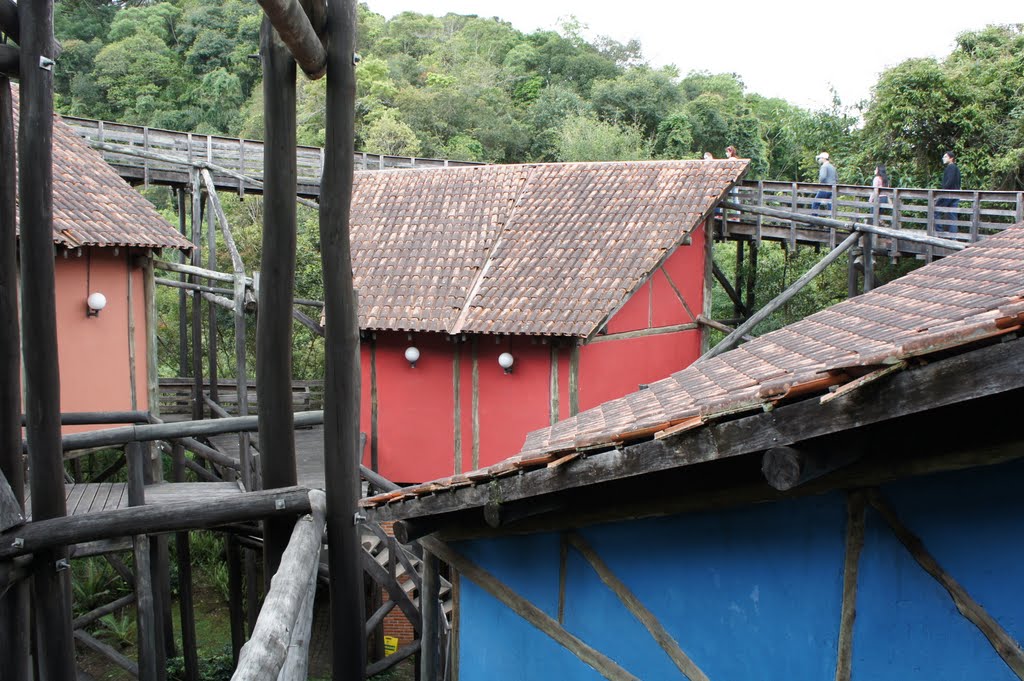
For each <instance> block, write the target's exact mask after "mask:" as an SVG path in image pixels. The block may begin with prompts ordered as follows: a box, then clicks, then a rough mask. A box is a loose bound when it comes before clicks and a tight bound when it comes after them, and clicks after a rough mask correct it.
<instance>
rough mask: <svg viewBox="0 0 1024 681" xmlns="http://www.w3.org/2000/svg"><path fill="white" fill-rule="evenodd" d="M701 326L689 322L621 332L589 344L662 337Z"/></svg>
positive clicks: (595, 337) (600, 337) (599, 338)
mask: <svg viewBox="0 0 1024 681" xmlns="http://www.w3.org/2000/svg"><path fill="white" fill-rule="evenodd" d="M699 328H700V324H698V323H697V322H687V323H686V324H673V325H671V326H659V327H655V328H653V329H637V330H636V331H620V332H618V333H606V334H602V335H600V336H594V337H593V338H591V339H590V341H589V342H588V343H587V344H588V345H592V344H594V343H604V342H607V341H614V340H625V339H628V338H645V337H647V336H662V335H665V334H666V333H679V332H680V331H692V330H693V329H699Z"/></svg>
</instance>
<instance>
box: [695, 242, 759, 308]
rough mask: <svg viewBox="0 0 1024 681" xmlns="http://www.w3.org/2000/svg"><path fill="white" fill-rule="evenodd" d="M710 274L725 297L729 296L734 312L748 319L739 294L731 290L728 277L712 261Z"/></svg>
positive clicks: (733, 289)
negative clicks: (713, 276)
mask: <svg viewBox="0 0 1024 681" xmlns="http://www.w3.org/2000/svg"><path fill="white" fill-rule="evenodd" d="M739 243H742V242H739ZM711 273H712V274H714V275H715V281H717V282H718V283H719V284H720V285H721V287H722V290H723V291H725V295H727V296H729V300H731V301H732V304H733V306H734V307H735V309H736V312H737V313H738V314H740V315H743V316H744V317H749V316H750V311H749V310H747V306H746V305H744V304H743V299H742V298H740V294H738V293H737V292H736V289H735V288H733V286H732V283H731V282H730V281H729V277H727V276H725V273H724V272H722V269H721V268H720V267H719V266H718V263H717V262H715V261H713V260H712V261H711ZM701 316H703V315H701Z"/></svg>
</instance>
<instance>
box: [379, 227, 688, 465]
mask: <svg viewBox="0 0 1024 681" xmlns="http://www.w3.org/2000/svg"><path fill="white" fill-rule="evenodd" d="M669 279H671V284H670V283H669ZM672 284H674V285H675V289H678V290H679V293H680V294H681V295H682V297H683V299H684V300H685V301H686V306H684V305H683V304H682V302H680V300H679V295H678V294H677V293H676V291H675V289H674V288H673V286H672ZM703 290H704V235H703V231H697V232H695V233H694V234H693V243H692V244H691V245H689V246H681V247H680V248H679V249H678V250H677V251H676V252H675V253H673V254H672V255H671V256H670V257H669V258H668V259H667V260H666V262H665V263H664V267H663V269H659V270H658V271H656V272H655V274H654V276H653V277H652V278H651V279H650V281H649V282H645V283H644V284H643V285H642V286H641V287H640V288H639V290H638V291H637V293H636V294H635V295H634V296H633V297H632V298H631V299H630V300H629V301H628V302H627V303H626V304H625V305H624V306H623V307H622V309H621V310H619V311H618V312H617V313H616V314H615V315H614V316H613V317H612V319H611V320H609V323H608V325H607V331H608V334H609V335H605V336H603V337H601V339H600V340H598V341H597V342H593V343H591V344H589V345H586V346H583V347H581V348H579V353H580V362H579V381H578V384H579V408H580V410H585V409H589V408H591V407H594V406H597V405H598V404H601V403H602V402H606V401H608V400H610V399H614V398H617V397H621V396H623V395H625V394H627V393H630V392H633V391H635V390H637V389H638V387H639V384H642V383H652V382H654V381H657V380H660V379H662V378H665V377H666V376H668V375H669V374H671V373H673V372H675V371H679V370H681V369H683V368H685V367H686V366H688V365H689V364H691V363H692V362H693V361H694V360H695V359H697V357H699V356H700V343H701V331H700V330H699V329H687V330H682V331H674V332H671V333H661V334H656V335H649V336H643V337H639V338H614V337H613V334H616V333H624V332H628V331H637V330H642V329H658V328H663V327H669V326H675V325H679V324H689V323H693V321H694V320H693V318H692V317H691V316H690V314H689V313H688V312H687V309H686V308H687V307H689V309H690V311H692V313H693V314H694V315H697V314H700V312H701V311H702V309H703ZM445 338H446V337H445V335H444V334H432V333H416V334H413V336H412V339H411V340H410V339H409V338H408V337H407V335H406V334H405V333H394V332H378V333H376V334H375V336H374V338H373V339H372V340H367V341H365V342H364V343H363V350H362V353H363V356H362V368H363V378H362V380H363V389H362V396H363V407H362V419H361V423H362V430H363V432H365V433H367V436H368V438H369V436H370V433H371V430H370V428H371V425H370V410H371V403H370V398H371V372H370V353H371V348H372V349H373V350H372V351H375V353H376V380H377V405H378V406H377V443H376V445H377V452H378V465H379V470H380V472H381V473H382V474H383V475H384V476H385V477H387V478H389V479H391V480H394V481H396V482H403V483H411V482H422V481H425V480H431V479H434V478H440V477H445V476H449V475H452V474H453V473H456V472H465V471H469V470H472V469H473V468H475V467H484V466H488V465H490V464H493V463H497V462H498V461H501V460H502V459H505V458H507V457H509V456H513V455H515V454H517V453H518V452H519V451H520V449H521V447H522V444H523V441H524V440H525V438H526V435H527V433H529V432H530V431H532V430H535V429H537V428H542V427H544V426H547V425H549V424H550V422H551V419H550V410H551V366H552V365H551V346H550V345H549V344H548V342H542V339H540V338H532V339H531V338H530V337H518V336H517V337H502V338H500V339H498V341H497V342H496V341H495V337H494V336H480V337H476V338H473V337H468V338H467V339H461V338H460V339H458V340H455V339H448V340H446V339H445ZM410 345H415V346H416V347H417V348H419V350H420V360H419V362H418V363H417V366H416V368H415V369H412V368H410V367H409V363H408V362H407V361H406V360H405V349H406V348H407V347H409V346H410ZM456 352H457V353H458V355H459V373H458V375H457V376H456V374H455V373H454V370H455V361H454V358H455V354H456ZM502 352H511V353H512V355H513V356H514V357H515V364H514V366H513V371H512V373H511V374H505V373H504V371H503V370H502V369H501V367H500V366H498V355H500V354H501V353H502ZM474 353H475V355H476V357H477V372H478V392H479V429H478V430H477V431H476V435H477V437H478V438H479V458H478V461H476V462H474V459H473V439H474V424H473V379H472V376H473V356H474ZM570 355H571V348H570V346H569V345H568V344H564V345H560V346H559V350H558V353H557V358H556V362H557V371H558V380H557V385H558V394H559V399H558V417H559V418H566V417H568V416H570V415H571V413H570V402H571V400H570V395H569V375H570ZM456 382H457V384H458V413H456V396H455V385H456ZM456 424H458V427H459V430H460V433H459V435H460V438H459V441H460V447H458V448H457V447H456ZM371 446H372V443H369V442H368V444H367V448H366V454H365V456H364V462H365V463H367V464H368V463H369V461H370V457H369V452H370V450H371ZM474 463H475V464H476V465H474Z"/></svg>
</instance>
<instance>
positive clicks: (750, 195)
mask: <svg viewBox="0 0 1024 681" xmlns="http://www.w3.org/2000/svg"><path fill="white" fill-rule="evenodd" d="M822 190H824V191H831V192H832V194H833V196H832V198H817V194H818V192H819V191H822ZM879 197H880V198H881V199H882V200H881V201H876V200H874V198H875V197H874V190H873V189H872V188H871V187H865V186H859V185H836V186H834V187H832V186H829V185H822V184H815V183H804V182H770V181H764V180H754V181H746V182H743V183H741V184H740V185H739V186H737V187H736V189H735V190H734V192H733V194H732V196H731V197H730V198H731V200H733V201H736V202H737V203H741V204H750V205H757V206H765V207H768V208H779V209H782V210H787V211H790V212H794V213H802V214H806V215H818V216H820V217H826V218H832V219H835V220H843V221H847V220H857V221H872V222H879V223H880V224H882V225H884V226H886V227H891V228H893V229H899V230H919V231H923V232H926V233H927V234H929V235H931V236H935V235H938V236H942V237H947V238H951V239H956V240H959V241H972V242H973V241H977V240H978V239H980V238H983V237H985V236H988V235H991V234H995V233H998V232H1000V231H1002V230H1004V229H1006V228H1007V227H1009V226H1011V225H1013V224H1016V223H1018V222H1021V221H1024V192H996V191H972V190H962V191H944V190H941V189H907V188H885V189H882V190H880V192H879ZM940 199H951V200H953V201H955V202H956V204H955V205H954V206H951V207H943V206H941V205H939V204H940ZM815 203H817V204H819V205H818V206H817V208H815ZM947 214H948V215H947ZM726 217H727V218H728V219H727V220H726V221H725V223H726V224H725V226H724V227H723V228H722V229H723V230H724V231H725V232H726V233H725V234H723V235H722V236H725V237H727V238H728V237H729V236H730V234H729V233H728V232H729V231H730V230H736V229H738V228H740V227H739V226H738V225H736V224H735V223H736V222H737V221H738V222H739V223H741V224H742V225H743V228H745V231H746V232H747V233H750V234H751V236H754V237H755V238H766V239H774V240H789V241H792V242H793V243H794V244H795V243H796V242H798V241H799V242H809V243H820V242H821V241H822V238H823V237H822V236H821V230H817V236H814V235H813V234H814V233H813V231H811V230H807V229H805V228H804V227H803V226H802V225H800V224H798V223H797V222H794V221H791V220H784V219H776V218H768V217H761V216H755V215H751V214H747V213H739V214H737V213H735V212H732V211H729V212H727V214H726ZM945 225H949V226H950V227H952V228H954V231H953V233H952V234H950V233H949V232H943V231H941V227H942V226H945ZM751 227H753V230H751ZM826 234H827V232H826ZM833 238H834V237H833ZM903 246H905V244H904V245H903ZM903 246H901V245H898V244H896V243H895V241H894V242H893V243H892V244H891V248H892V249H893V250H894V251H895V250H896V249H898V248H900V249H901V248H902V247H903ZM911 250H914V249H911ZM918 250H919V249H918ZM896 254H897V253H896V252H894V253H893V255H896Z"/></svg>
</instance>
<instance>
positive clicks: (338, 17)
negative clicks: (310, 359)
mask: <svg viewBox="0 0 1024 681" xmlns="http://www.w3.org/2000/svg"><path fill="white" fill-rule="evenodd" d="M327 25H328V26H329V29H328V39H327V73H328V76H327V140H326V145H325V154H324V172H323V180H322V181H321V185H320V186H321V193H320V245H321V248H320V256H321V259H322V263H323V273H324V275H323V276H324V299H325V311H326V313H327V329H326V336H325V342H324V348H325V352H324V354H325V362H326V381H325V389H324V466H325V470H326V476H327V480H329V481H330V483H329V484H328V486H327V534H328V557H329V561H330V570H331V638H332V641H331V650H332V652H333V669H332V678H333V679H335V681H343V680H345V681H349V680H352V679H362V678H364V675H365V671H366V646H365V645H364V632H363V602H362V601H363V590H362V588H361V585H362V577H363V571H362V567H361V564H360V562H359V552H360V547H359V533H358V530H357V527H356V525H355V523H354V522H353V518H354V514H355V512H356V510H357V503H358V499H359V458H358V452H359V327H358V324H357V321H356V309H357V308H356V295H355V290H354V289H353V288H352V257H351V251H350V245H349V236H348V222H349V210H350V204H351V200H352V177H353V170H354V165H355V149H354V118H355V106H354V105H355V95H356V81H355V65H354V63H353V55H354V54H355V30H356V5H355V2H354V0H328V2H327Z"/></svg>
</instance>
